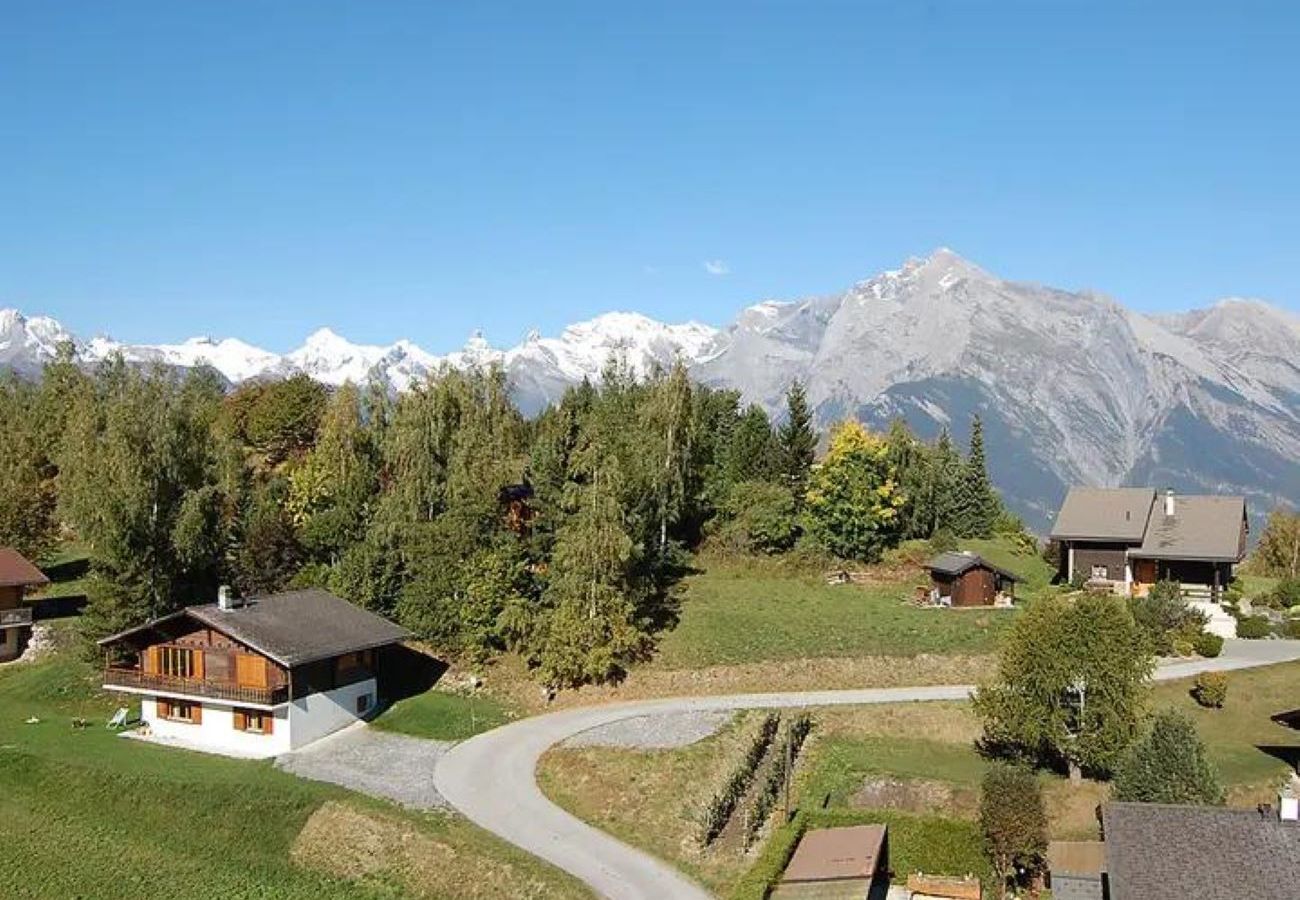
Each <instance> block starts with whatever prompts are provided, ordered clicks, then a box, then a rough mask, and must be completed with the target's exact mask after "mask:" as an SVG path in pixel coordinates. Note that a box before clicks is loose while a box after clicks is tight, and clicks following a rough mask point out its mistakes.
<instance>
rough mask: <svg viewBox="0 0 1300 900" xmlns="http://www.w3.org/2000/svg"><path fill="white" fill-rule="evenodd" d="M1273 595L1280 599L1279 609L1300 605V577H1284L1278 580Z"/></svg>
mask: <svg viewBox="0 0 1300 900" xmlns="http://www.w3.org/2000/svg"><path fill="white" fill-rule="evenodd" d="M1273 596H1274V597H1276V598H1277V600H1278V604H1277V606H1278V608H1279V609H1289V608H1290V607H1292V606H1297V605H1300V578H1283V579H1282V580H1281V581H1279V582H1278V585H1277V588H1276V589H1275V590H1274V591H1273Z"/></svg>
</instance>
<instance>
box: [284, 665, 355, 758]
mask: <svg viewBox="0 0 1300 900" xmlns="http://www.w3.org/2000/svg"><path fill="white" fill-rule="evenodd" d="M376 691H377V685H376V683H375V679H373V678H367V679H366V680H365V681H358V682H357V683H356V684H350V685H348V686H347V687H341V688H336V689H334V690H332V691H327V692H325V693H322V694H309V695H307V696H306V697H303V698H302V699H300V700H294V701H293V702H291V703H290V704H289V706H288V711H289V733H290V735H291V736H292V738H291V740H292V743H291V745H290V746H291V748H292V749H295V750H296V749H297V748H299V747H302V746H304V745H306V744H310V743H311V742H312V741H315V740H319V739H320V738H323V737H324V736H325V735H327V734H330V733H331V732H334V731H338V730H339V729H340V728H343V727H345V726H347V725H351V724H352V723H353V722H355V721H356V720H357V719H359V718H361V716H360V715H358V714H357V698H358V697H362V696H366V695H369V697H370V706H369V707H368V708H367V712H369V710H370V709H373V708H374V705H375V701H376ZM362 715H365V713H362Z"/></svg>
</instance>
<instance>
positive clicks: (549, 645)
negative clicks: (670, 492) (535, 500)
mask: <svg viewBox="0 0 1300 900" xmlns="http://www.w3.org/2000/svg"><path fill="white" fill-rule="evenodd" d="M619 477H620V476H619V473H618V468H617V466H616V465H614V464H606V465H603V466H601V467H599V468H598V469H597V470H596V471H595V472H593V473H592V477H591V482H590V484H588V485H586V486H585V487H580V488H576V490H577V491H578V493H579V495H580V496H579V498H578V499H577V511H576V513H575V514H574V516H573V517H572V518H571V519H570V520H569V521H567V522H566V523H565V524H564V525H563V526H562V527H561V528H560V530H559V533H558V534H557V535H556V541H555V553H554V557H553V561H552V562H553V572H552V575H551V577H550V583H549V584H548V585H547V588H546V592H545V595H544V599H545V602H546V603H547V605H548V606H549V607H550V609H551V613H550V617H549V620H548V622H547V626H546V630H545V637H544V639H543V644H542V647H541V649H540V653H539V661H540V670H541V675H542V678H543V679H544V680H545V682H546V683H547V684H550V685H554V686H572V685H578V684H582V683H583V682H586V681H598V682H599V681H609V680H611V679H616V678H619V677H621V675H622V674H623V672H624V671H625V668H626V666H627V664H628V663H629V662H630V661H631V660H632V659H633V658H634V657H635V656H636V655H638V654H639V653H640V652H641V651H642V650H643V649H644V646H645V641H646V635H645V634H644V633H643V632H642V631H641V629H640V627H639V623H638V621H637V614H636V603H635V601H634V599H633V596H634V593H635V589H634V587H633V584H632V580H631V579H630V578H629V574H630V572H631V570H632V568H633V567H634V566H635V564H636V555H637V548H636V545H635V544H634V543H633V541H632V539H631V537H629V535H628V533H627V531H626V530H625V529H624V527H623V523H622V521H621V516H620V514H619V504H618V494H619V490H618V488H619Z"/></svg>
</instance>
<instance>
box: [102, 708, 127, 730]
mask: <svg viewBox="0 0 1300 900" xmlns="http://www.w3.org/2000/svg"><path fill="white" fill-rule="evenodd" d="M128 714H129V713H128V711H127V708H126V707H125V706H120V707H118V710H117V712H115V713H113V718H111V719H109V720H108V724H107V725H105V726H104V727H105V728H111V729H117V728H125V727H126V717H127V715H128Z"/></svg>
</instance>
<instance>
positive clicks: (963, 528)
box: [953, 416, 1002, 537]
mask: <svg viewBox="0 0 1300 900" xmlns="http://www.w3.org/2000/svg"><path fill="white" fill-rule="evenodd" d="M953 505H954V510H953V532H954V533H955V534H957V535H958V536H959V537H988V536H989V535H991V534H992V533H993V526H994V525H995V524H996V523H997V520H998V514H999V513H1000V512H1001V509H1002V504H1001V502H1000V501H999V500H998V495H997V493H996V492H995V491H994V490H993V485H992V484H991V483H990V482H989V475H988V467H987V462H986V460H985V457H984V425H983V423H982V422H981V421H980V417H979V416H975V417H974V418H973V419H971V433H970V453H969V454H968V455H967V457H966V461H965V463H964V465H963V467H962V473H961V478H960V480H959V481H958V483H957V490H956V493H955V501H954V504H953Z"/></svg>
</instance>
